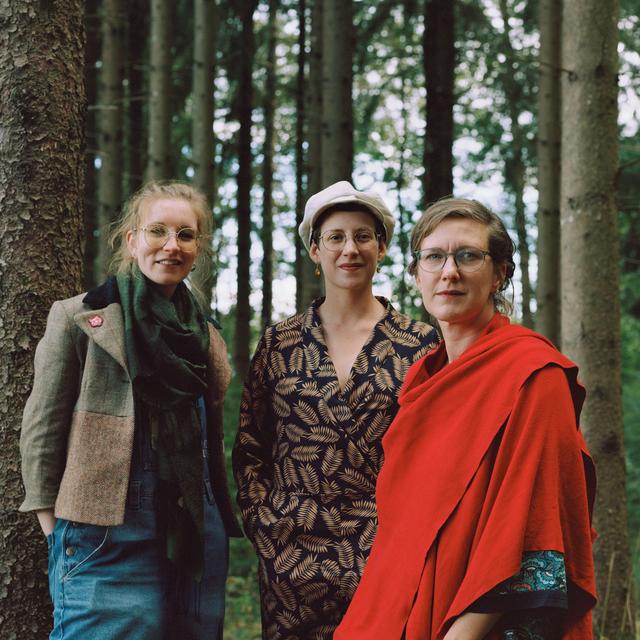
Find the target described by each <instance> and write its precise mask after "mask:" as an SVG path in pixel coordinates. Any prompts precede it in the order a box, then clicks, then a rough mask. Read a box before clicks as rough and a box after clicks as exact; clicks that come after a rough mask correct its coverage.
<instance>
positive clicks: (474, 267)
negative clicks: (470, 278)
mask: <svg viewBox="0 0 640 640" xmlns="http://www.w3.org/2000/svg"><path fill="white" fill-rule="evenodd" d="M413 255H414V256H415V258H416V260H417V261H418V266H419V267H420V268H421V269H422V270H423V271H428V272H429V273H436V272H437V271H441V270H442V269H444V265H445V264H446V262H447V258H448V257H449V256H453V260H454V262H455V263H456V267H458V269H459V270H460V271H462V272H463V273H471V272H473V271H478V270H479V269H481V268H482V265H483V264H484V259H485V257H486V256H490V255H491V253H490V252H489V251H483V250H482V249H474V248H473V247H462V248H461V249H458V250H457V251H450V252H448V253H447V252H446V251H442V250H441V249H420V250H419V251H415V252H414V254H413Z"/></svg>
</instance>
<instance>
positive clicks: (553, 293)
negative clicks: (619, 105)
mask: <svg viewBox="0 0 640 640" xmlns="http://www.w3.org/2000/svg"><path fill="white" fill-rule="evenodd" d="M538 12H539V13H538V15H539V23H540V58H539V64H540V76H539V78H540V80H539V84H540V86H539V89H538V251H537V254H538V282H537V285H536V303H537V310H536V330H537V331H539V332H540V333H542V334H544V335H545V336H547V338H549V340H551V341H552V342H553V343H554V344H556V345H557V346H558V347H559V346H560V35H561V32H562V10H561V8H559V7H558V4H557V3H556V2H554V1H553V0H539V5H538Z"/></svg>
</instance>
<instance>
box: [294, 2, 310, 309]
mask: <svg viewBox="0 0 640 640" xmlns="http://www.w3.org/2000/svg"><path fill="white" fill-rule="evenodd" d="M306 10H307V8H306V2H305V0H298V72H297V75H296V228H295V230H294V237H295V246H296V264H295V275H296V311H297V312H298V313H299V312H301V311H302V310H303V309H304V307H305V301H304V291H303V288H304V274H305V266H306V265H305V263H306V262H311V261H310V260H309V258H308V257H307V255H306V252H305V250H304V245H303V244H302V240H301V238H300V234H299V233H298V227H299V226H300V223H301V222H302V218H303V216H304V185H303V182H304V175H305V166H304V131H305V115H306V114H305V104H304V102H305V91H304V67H305V60H306V52H305V49H306V41H307V38H306V36H307V28H306V20H307V18H306ZM307 270H308V269H307Z"/></svg>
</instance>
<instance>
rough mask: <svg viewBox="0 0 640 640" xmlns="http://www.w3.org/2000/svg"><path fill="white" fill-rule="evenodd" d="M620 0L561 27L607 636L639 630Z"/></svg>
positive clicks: (565, 183) (565, 297) (601, 616)
mask: <svg viewBox="0 0 640 640" xmlns="http://www.w3.org/2000/svg"><path fill="white" fill-rule="evenodd" d="M617 20H618V2H617V0H565V2H564V15H563V29H562V69H563V74H562V147H561V148H562V151H561V155H562V157H561V164H562V174H561V185H562V186H561V201H560V223H561V228H562V237H561V243H562V251H561V269H562V271H561V272H562V347H563V350H564V351H565V352H566V353H567V355H568V356H569V357H570V358H572V359H573V360H575V361H576V362H577V363H578V365H579V366H580V375H581V379H582V381H583V383H584V384H585V386H586V388H587V401H586V404H585V408H584V411H583V413H582V421H581V422H582V428H583V429H584V431H585V435H586V438H587V442H588V444H589V447H590V450H591V453H592V454H593V456H594V459H595V462H596V466H597V469H598V484H599V487H598V493H597V497H596V508H595V527H596V529H597V530H598V532H599V537H598V540H597V541H596V544H595V560H596V574H597V580H598V592H599V594H600V600H599V603H598V607H597V609H596V618H595V620H596V626H597V628H598V633H599V635H600V634H602V636H601V637H605V636H606V637H609V638H614V637H615V638H618V637H620V636H619V634H620V632H621V630H623V629H624V630H625V631H626V632H627V635H626V636H624V637H631V628H632V627H631V624H632V621H633V620H634V619H635V618H634V617H633V611H632V607H631V606H630V604H629V602H628V600H627V598H628V597H629V586H630V581H631V561H630V553H629V540H628V535H627V512H626V496H625V461H624V445H623V436H622V433H623V429H622V398H621V375H620V367H621V364H620V346H621V345H620V301H619V297H618V295H619V294H618V284H619V274H618V268H619V251H618V241H619V238H618V224H617V207H616V201H615V196H616V184H615V181H616V171H617V138H618V132H617V125H616V120H617V72H618V55H617V43H618V32H617Z"/></svg>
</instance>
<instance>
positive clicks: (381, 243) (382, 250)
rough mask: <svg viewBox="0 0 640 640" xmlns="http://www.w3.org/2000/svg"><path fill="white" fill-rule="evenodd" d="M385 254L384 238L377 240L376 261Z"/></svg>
mask: <svg viewBox="0 0 640 640" xmlns="http://www.w3.org/2000/svg"><path fill="white" fill-rule="evenodd" d="M386 255H387V243H386V242H385V241H384V240H380V241H379V242H378V262H380V260H382V259H383V258H384V257H385V256H386Z"/></svg>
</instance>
